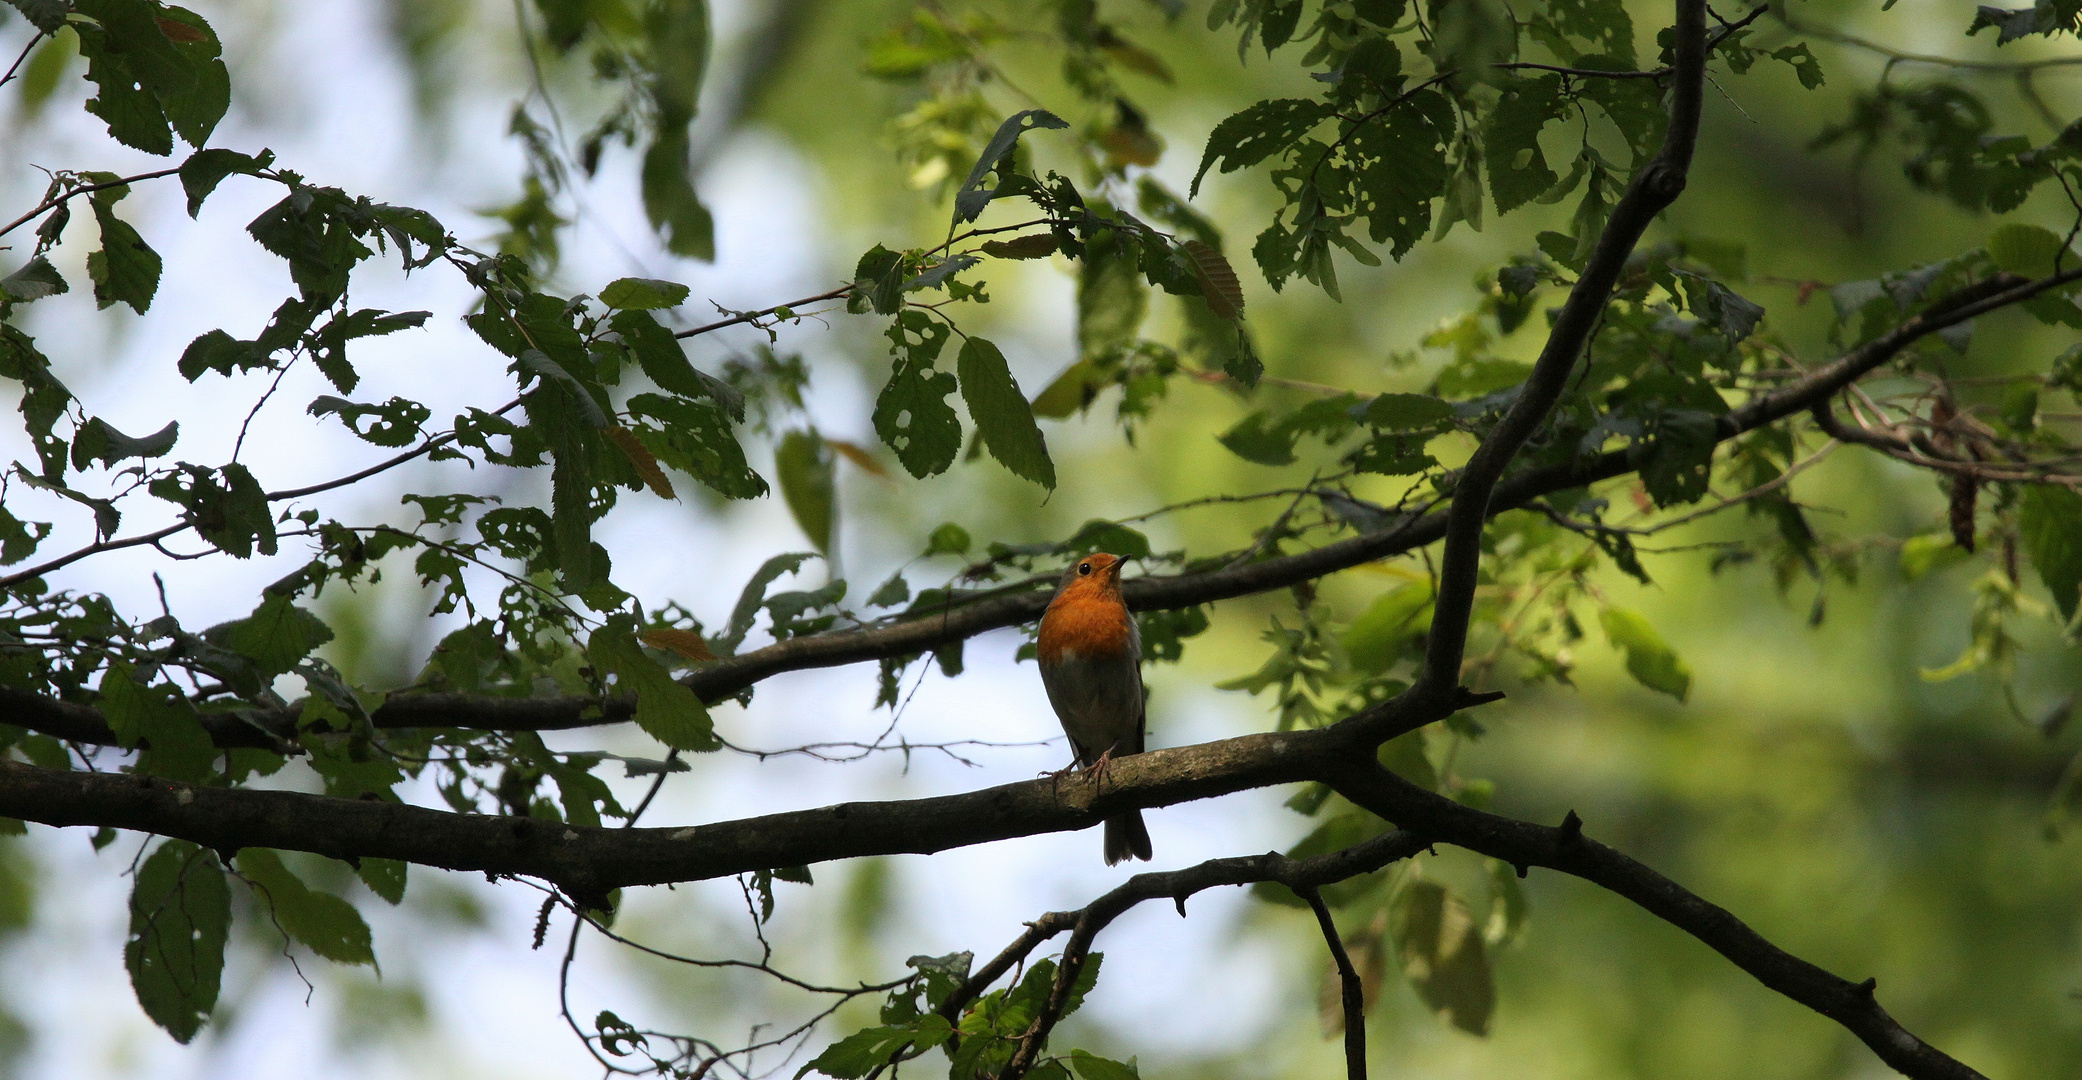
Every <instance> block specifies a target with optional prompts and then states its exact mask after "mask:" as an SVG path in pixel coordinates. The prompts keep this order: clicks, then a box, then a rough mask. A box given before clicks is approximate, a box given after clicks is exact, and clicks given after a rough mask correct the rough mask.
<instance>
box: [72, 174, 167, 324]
mask: <svg viewBox="0 0 2082 1080" xmlns="http://www.w3.org/2000/svg"><path fill="white" fill-rule="evenodd" d="M115 190H116V191H117V192H118V193H117V194H115V195H113V196H110V197H108V198H104V196H109V195H110V193H109V192H108V191H98V192H95V193H94V196H93V198H92V200H90V201H91V202H92V203H93V205H94V220H95V222H96V223H98V224H99V225H100V226H101V250H99V251H95V252H92V253H90V254H89V255H88V256H87V276H88V277H90V278H92V279H93V281H94V301H95V303H96V304H97V305H99V306H100V307H103V308H107V307H109V306H111V305H113V304H119V303H121V304H129V305H130V306H131V307H132V308H133V309H135V310H136V311H137V313H138V314H140V315H142V314H144V313H145V311H146V310H147V309H149V308H150V307H151V306H152V295H153V294H154V293H156V292H158V291H159V272H160V269H161V263H160V259H159V253H158V252H156V251H153V250H152V249H151V247H150V246H149V245H147V244H146V243H145V239H144V237H142V236H139V235H138V234H137V230H136V229H133V228H131V227H130V223H129V222H127V221H124V220H123V219H122V218H119V217H117V216H116V212H115V209H114V204H115V202H116V200H117V199H120V198H122V194H121V192H122V191H123V190H124V189H120V188H118V189H115Z"/></svg>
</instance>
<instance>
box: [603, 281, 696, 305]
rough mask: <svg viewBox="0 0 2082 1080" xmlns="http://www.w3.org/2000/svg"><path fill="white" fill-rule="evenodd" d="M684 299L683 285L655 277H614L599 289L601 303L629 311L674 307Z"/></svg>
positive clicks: (685, 295) (684, 287)
mask: <svg viewBox="0 0 2082 1080" xmlns="http://www.w3.org/2000/svg"><path fill="white" fill-rule="evenodd" d="M686 299H687V287H686V286H685V285H682V284H680V283H679V282H677V281H659V280H657V279H656V278H629V277H625V278H616V279H615V280H613V281H611V282H608V284H607V287H606V288H604V289H602V290H600V302H601V303H603V304H606V305H607V306H608V307H611V308H619V309H623V310H630V311H650V310H654V309H657V308H669V307H676V306H678V305H679V304H681V303H682V302H684V301H685V300H686Z"/></svg>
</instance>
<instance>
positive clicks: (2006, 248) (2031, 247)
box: [1988, 221, 2072, 278]
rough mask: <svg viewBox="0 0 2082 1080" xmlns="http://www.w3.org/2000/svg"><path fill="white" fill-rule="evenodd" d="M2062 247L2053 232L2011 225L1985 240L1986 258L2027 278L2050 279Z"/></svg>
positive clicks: (2023, 225)
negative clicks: (1986, 247)
mask: <svg viewBox="0 0 2082 1080" xmlns="http://www.w3.org/2000/svg"><path fill="white" fill-rule="evenodd" d="M2065 247H2066V245H2065V244H2063V243H2061V240H2060V237H2059V236H2057V235H2055V234H2054V233H2053V232H2051V231H2049V230H2047V229H2042V228H2040V227H2039V226H2037V225H2025V224H2021V223H2019V222H2014V221H2013V222H2011V223H2009V224H2007V225H2003V226H2001V227H1999V228H1997V229H1996V230H1995V231H1994V232H1993V233H1991V234H1989V236H1988V257H1989V258H1990V259H1992V260H1994V262H1995V265H1996V266H1998V267H2000V268H2002V269H2004V270H2007V271H2009V272H2010V273H2012V274H2021V275H2023V276H2024V277H2028V278H2042V277H2047V276H2049V275H2051V274H2052V273H2053V262H2054V259H2055V258H2057V257H2058V256H2059V255H2060V253H2061V251H2062V249H2063V248H2065ZM2070 258H2071V259H2072V256H2070Z"/></svg>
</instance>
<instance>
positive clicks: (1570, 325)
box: [1409, 0, 1706, 696]
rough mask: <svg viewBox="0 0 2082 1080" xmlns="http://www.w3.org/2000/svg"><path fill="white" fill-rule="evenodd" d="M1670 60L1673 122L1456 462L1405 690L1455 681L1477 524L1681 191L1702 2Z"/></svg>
mask: <svg viewBox="0 0 2082 1080" xmlns="http://www.w3.org/2000/svg"><path fill="white" fill-rule="evenodd" d="M1673 29H1674V42H1675V53H1676V56H1675V60H1676V63H1675V64H1674V65H1673V67H1674V68H1675V71H1674V73H1673V83H1672V87H1671V91H1670V126H1669V128H1668V130H1667V131H1666V132H1665V134H1664V136H1663V146H1662V149H1661V150H1659V151H1657V153H1656V156H1655V157H1653V158H1651V159H1650V160H1649V161H1648V163H1647V164H1646V165H1643V166H1642V167H1641V168H1640V170H1639V171H1638V172H1636V173H1635V175H1634V180H1633V183H1631V184H1628V185H1627V190H1626V192H1625V194H1623V195H1621V196H1620V198H1619V202H1618V203H1617V204H1615V205H1614V206H1613V208H1612V216H1611V217H1610V218H1608V219H1607V220H1606V222H1605V229H1604V231H1603V232H1602V233H1600V234H1599V236H1598V244H1597V248H1596V250H1595V251H1593V252H1592V254H1591V257H1590V261H1589V262H1588V263H1586V264H1585V265H1584V268H1583V272H1582V273H1581V274H1579V275H1577V278H1576V284H1575V286H1574V287H1573V288H1571V289H1570V290H1569V298H1568V299H1567V300H1566V301H1564V302H1563V304H1562V307H1561V311H1560V312H1559V313H1558V314H1557V315H1556V317H1555V320H1554V326H1553V329H1552V330H1551V331H1550V332H1549V333H1548V335H1547V344H1546V346H1545V347H1544V348H1543V349H1541V351H1540V358H1539V360H1537V361H1536V362H1534V364H1533V371H1532V374H1531V375H1530V376H1529V377H1527V379H1526V381H1525V383H1524V385H1522V386H1520V387H1519V388H1518V395H1517V397H1516V398H1515V399H1513V400H1512V402H1511V407H1510V409H1509V410H1508V411H1506V412H1505V413H1504V418H1503V419H1502V420H1501V421H1499V422H1498V423H1497V425H1496V427H1494V428H1492V429H1490V431H1489V434H1488V435H1487V436H1486V437H1484V438H1483V440H1482V444H1481V445H1480V446H1478V447H1476V448H1475V453H1474V456H1473V457H1471V458H1469V459H1468V463H1467V465H1466V466H1465V467H1464V468H1462V469H1461V471H1460V478H1459V481H1458V483H1456V484H1455V485H1454V488H1453V505H1452V507H1451V508H1450V509H1448V511H1447V514H1446V544H1445V551H1444V553H1443V555H1442V556H1441V558H1440V563H1439V582H1438V601H1437V603H1436V606H1435V607H1434V609H1433V614H1432V621H1431V631H1430V639H1429V641H1428V642H1427V644H1426V647H1425V653H1424V670H1423V673H1422V674H1421V675H1420V676H1419V677H1418V679H1417V682H1416V685H1415V686H1413V687H1411V689H1410V691H1409V692H1410V693H1412V694H1417V695H1425V696H1441V695H1445V694H1448V693H1450V692H1451V691H1452V690H1453V689H1455V688H1456V687H1458V686H1459V685H1460V662H1461V658H1462V655H1463V654H1464V653H1465V652H1466V649H1467V636H1468V620H1469V618H1470V612H1471V611H1472V610H1473V607H1474V603H1475V578H1476V573H1477V571H1478V570H1479V568H1480V565H1481V561H1482V530H1483V528H1484V527H1485V526H1486V525H1487V524H1488V521H1489V516H1490V501H1491V498H1492V496H1493V495H1494V494H1495V491H1496V486H1497V481H1498V479H1500V478H1501V477H1502V476H1503V474H1504V469H1505V468H1506V467H1508V466H1509V465H1510V463H1511V459H1512V458H1514V457H1516V456H1518V451H1519V450H1520V449H1521V448H1523V447H1524V446H1525V441H1526V440H1527V439H1529V438H1531V437H1532V434H1533V432H1534V430H1536V429H1537V428H1538V427H1539V426H1540V424H1541V423H1543V422H1544V421H1545V420H1546V419H1547V414H1548V413H1549V412H1551V411H1553V409H1554V404H1555V402H1557V401H1559V400H1561V396H1562V392H1563V391H1565V390H1567V389H1568V384H1569V375H1570V373H1571V372H1573V371H1575V369H1576V361H1577V358H1578V357H1580V356H1581V355H1582V354H1583V345H1584V343H1585V342H1586V341H1588V340H1589V339H1590V334H1591V331H1592V330H1593V329H1595V328H1596V327H1597V324H1598V320H1599V318H1600V317H1601V316H1603V314H1604V312H1605V306H1606V305H1607V304H1608V303H1610V302H1611V299H1612V288H1613V286H1614V285H1615V284H1617V283H1618V281H1619V275H1620V272H1621V271H1623V270H1624V269H1625V268H1626V262H1627V257H1628V256H1629V255H1631V254H1633V251H1634V244H1635V243H1636V242H1637V241H1639V240H1640V239H1641V234H1642V233H1644V232H1646V231H1647V230H1648V226H1649V223H1651V222H1653V221H1654V220H1655V217H1656V215H1657V214H1660V213H1662V212H1663V208H1664V207H1667V206H1669V205H1670V204H1671V203H1673V202H1675V201H1677V196H1678V195H1679V194H1681V193H1682V192H1683V191H1684V186H1685V176H1686V173H1687V172H1689V171H1690V169H1691V164H1692V148H1693V146H1694V144H1696V143H1697V142H1698V139H1699V105H1700V100H1701V94H1702V88H1703V87H1704V85H1705V81H1706V0H1677V21H1676V25H1675V27H1674V28H1673Z"/></svg>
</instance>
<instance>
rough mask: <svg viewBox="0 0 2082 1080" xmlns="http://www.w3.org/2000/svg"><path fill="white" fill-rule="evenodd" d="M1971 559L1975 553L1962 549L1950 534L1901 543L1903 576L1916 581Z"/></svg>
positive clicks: (1921, 537) (1922, 537)
mask: <svg viewBox="0 0 2082 1080" xmlns="http://www.w3.org/2000/svg"><path fill="white" fill-rule="evenodd" d="M1970 558H1973V552H1970V551H1968V550H1966V549H1965V548H1963V547H1960V546H1959V545H1958V543H1956V542H1955V541H1953V539H1952V534H1951V533H1949V532H1941V533H1925V534H1924V535H1922V536H1911V537H1909V538H1908V539H1906V540H1903V541H1902V542H1901V576H1902V577H1905V578H1907V579H1908V580H1910V581H1915V580H1917V579H1918V578H1925V577H1929V576H1930V575H1932V574H1935V573H1937V572H1938V571H1940V570H1944V569H1948V568H1950V567H1953V566H1957V565H1959V564H1960V563H1963V562H1965V561H1967V560H1968V559H1970Z"/></svg>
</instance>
